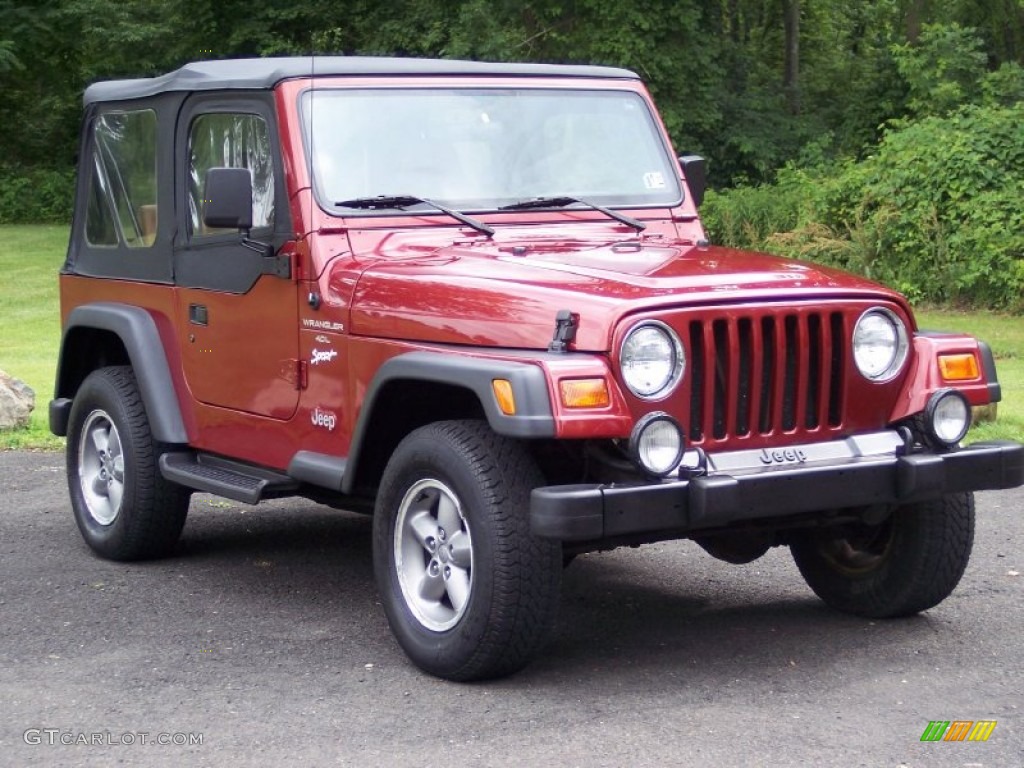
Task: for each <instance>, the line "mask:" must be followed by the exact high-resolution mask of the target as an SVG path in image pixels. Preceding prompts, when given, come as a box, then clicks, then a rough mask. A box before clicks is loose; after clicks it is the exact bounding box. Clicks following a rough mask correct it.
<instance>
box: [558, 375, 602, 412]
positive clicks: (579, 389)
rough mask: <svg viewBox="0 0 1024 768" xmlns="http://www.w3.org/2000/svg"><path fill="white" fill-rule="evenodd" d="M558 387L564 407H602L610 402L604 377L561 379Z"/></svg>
mask: <svg viewBox="0 0 1024 768" xmlns="http://www.w3.org/2000/svg"><path fill="white" fill-rule="evenodd" d="M558 388H559V390H561V393H562V405H564V406H565V407H566V408H603V407H605V406H607V405H608V404H609V403H611V396H610V395H609V394H608V382H606V381H605V380H604V379H562V380H561V381H559V382H558Z"/></svg>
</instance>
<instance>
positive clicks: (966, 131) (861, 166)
mask: <svg viewBox="0 0 1024 768" xmlns="http://www.w3.org/2000/svg"><path fill="white" fill-rule="evenodd" d="M709 200H710V202H711V205H710V208H709V216H708V222H707V223H708V228H709V230H710V231H711V233H712V236H713V237H714V239H715V240H716V241H717V242H721V243H723V244H727V245H734V246H742V247H754V248H762V249H765V250H768V251H772V252H775V253H782V254H785V255H789V256H795V257H800V258H808V259H813V260H816V261H821V262H824V263H827V264H831V265H834V266H839V267H842V268H844V269H850V270H853V271H855V272H858V273H861V274H864V275H867V276H868V277H871V278H873V279H875V280H879V281H881V282H883V283H887V284H889V285H892V286H894V287H896V288H898V289H899V290H901V291H903V292H904V293H906V294H907V295H908V296H909V297H910V298H911V299H912V300H926V301H931V302H937V303H945V304H962V305H968V306H975V307H979V308H996V309H1008V310H1011V311H1021V310H1024V209H1022V206H1021V200H1024V103H1018V104H1017V105H1016V106H1013V107H1002V106H969V107H965V108H963V109H961V110H960V111H958V112H955V113H953V114H951V115H947V116H943V117H939V116H932V117H926V118H923V119H921V120H918V121H917V122H911V123H907V122H904V123H901V124H899V125H895V126H893V127H892V128H891V129H890V130H889V132H888V133H887V134H886V135H885V137H884V139H883V140H882V142H881V143H880V145H879V146H878V147H877V150H876V152H875V153H874V154H873V155H871V156H870V157H868V158H867V159H865V160H863V161H862V162H852V161H851V162H848V163H846V164H845V165H843V166H839V167H837V168H833V169H831V170H826V171H823V170H817V171H807V170H802V171H801V170H796V169H786V170H784V171H783V172H782V173H780V175H779V179H778V181H777V182H776V183H775V184H774V185H771V186H767V187H761V188H758V189H737V190H730V191H727V192H724V193H719V194H717V195H710V196H709ZM748 221H749V223H746V222H748Z"/></svg>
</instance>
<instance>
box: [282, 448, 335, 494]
mask: <svg viewBox="0 0 1024 768" xmlns="http://www.w3.org/2000/svg"><path fill="white" fill-rule="evenodd" d="M347 464H348V461H347V460H346V459H343V458H341V457H339V456H329V455H327V454H325V453H314V452H313V451H299V452H298V453H296V454H295V455H294V456H292V460H291V461H290V462H289V464H288V475H289V476H290V477H294V478H295V479H296V480H301V481H302V482H304V483H310V484H311V485H317V486H319V487H321V488H329V489H330V490H332V491H340V490H341V485H342V479H343V478H344V477H345V466H346V465H347Z"/></svg>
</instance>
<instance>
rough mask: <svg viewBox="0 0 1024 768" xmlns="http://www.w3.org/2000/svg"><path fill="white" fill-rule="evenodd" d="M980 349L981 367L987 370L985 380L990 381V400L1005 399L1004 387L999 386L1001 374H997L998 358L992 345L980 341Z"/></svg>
mask: <svg viewBox="0 0 1024 768" xmlns="http://www.w3.org/2000/svg"><path fill="white" fill-rule="evenodd" d="M978 350H979V351H980V352H981V367H982V369H983V370H984V371H985V381H987V382H988V397H989V402H990V403H998V402H999V401H1000V400H1002V399H1003V389H1002V387H1001V386H999V376H998V375H997V374H996V359H995V356H994V355H993V354H992V347H990V346H989V345H988V344H986V343H985V342H984V341H978Z"/></svg>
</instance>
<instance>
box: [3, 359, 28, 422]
mask: <svg viewBox="0 0 1024 768" xmlns="http://www.w3.org/2000/svg"><path fill="white" fill-rule="evenodd" d="M35 407H36V393H35V392H34V391H32V388H31V387H30V386H29V385H28V384H26V383H25V382H24V381H21V380H20V379H16V378H14V377H13V376H8V375H7V374H6V373H4V372H3V371H0V429H14V428H17V427H27V426H28V417H29V414H30V413H32V410H33V409H34V408H35Z"/></svg>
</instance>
